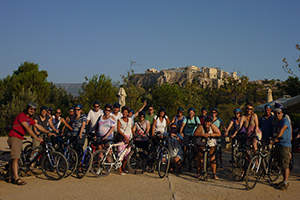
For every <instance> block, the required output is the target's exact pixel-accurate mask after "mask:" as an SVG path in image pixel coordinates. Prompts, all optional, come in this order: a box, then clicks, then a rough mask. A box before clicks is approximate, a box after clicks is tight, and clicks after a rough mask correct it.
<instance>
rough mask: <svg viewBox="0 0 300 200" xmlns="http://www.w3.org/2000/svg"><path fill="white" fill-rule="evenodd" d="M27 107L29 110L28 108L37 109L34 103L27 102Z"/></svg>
mask: <svg viewBox="0 0 300 200" xmlns="http://www.w3.org/2000/svg"><path fill="white" fill-rule="evenodd" d="M27 107H28V108H30V107H32V108H35V109H36V108H37V104H36V103H34V102H29V103H28V104H27Z"/></svg>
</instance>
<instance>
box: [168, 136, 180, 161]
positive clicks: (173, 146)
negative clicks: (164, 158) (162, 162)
mask: <svg viewBox="0 0 300 200" xmlns="http://www.w3.org/2000/svg"><path fill="white" fill-rule="evenodd" d="M176 135H177V137H179V138H180V139H182V135H181V134H176ZM168 149H169V152H170V157H176V156H180V157H183V151H182V146H181V144H180V142H179V141H178V140H177V139H176V138H173V137H169V141H168Z"/></svg>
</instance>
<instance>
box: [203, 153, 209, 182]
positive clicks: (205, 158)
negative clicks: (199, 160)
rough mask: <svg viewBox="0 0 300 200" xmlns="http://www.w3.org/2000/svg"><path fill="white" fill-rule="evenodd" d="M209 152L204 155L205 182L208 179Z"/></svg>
mask: <svg viewBox="0 0 300 200" xmlns="http://www.w3.org/2000/svg"><path fill="white" fill-rule="evenodd" d="M207 166H208V151H205V152H204V155H203V179H204V181H207V179H208V178H207V177H208V171H207V169H208V167H207Z"/></svg>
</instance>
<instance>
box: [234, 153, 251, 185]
mask: <svg viewBox="0 0 300 200" xmlns="http://www.w3.org/2000/svg"><path fill="white" fill-rule="evenodd" d="M248 162H249V161H248ZM246 169H247V159H246V156H245V154H244V153H243V152H239V153H237V154H236V155H235V156H233V160H232V174H233V177H234V179H235V180H236V181H242V180H243V179H244V177H245V171H246Z"/></svg>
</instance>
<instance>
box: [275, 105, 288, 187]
mask: <svg viewBox="0 0 300 200" xmlns="http://www.w3.org/2000/svg"><path fill="white" fill-rule="evenodd" d="M274 113H275V116H276V119H277V121H276V122H275V124H274V129H273V130H274V136H275V144H276V146H275V156H276V157H277V158H278V164H279V166H280V167H281V168H282V174H283V181H282V182H280V183H278V184H276V185H277V186H278V187H279V188H280V189H281V190H286V189H287V188H288V187H289V183H288V179H289V174H290V169H289V163H290V153H291V147H292V144H291V138H292V136H291V124H290V122H289V120H288V119H286V118H283V113H282V109H281V108H275V109H274Z"/></svg>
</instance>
